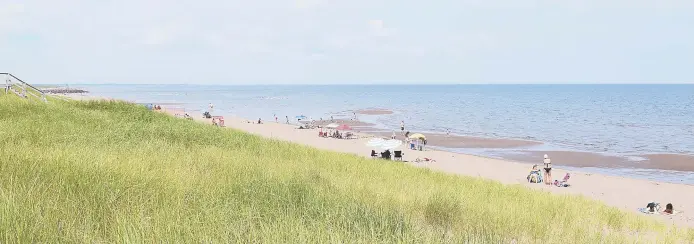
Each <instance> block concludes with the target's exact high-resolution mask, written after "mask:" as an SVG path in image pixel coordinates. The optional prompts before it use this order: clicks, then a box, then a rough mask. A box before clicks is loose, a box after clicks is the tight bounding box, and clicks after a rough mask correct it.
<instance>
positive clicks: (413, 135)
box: [409, 133, 427, 139]
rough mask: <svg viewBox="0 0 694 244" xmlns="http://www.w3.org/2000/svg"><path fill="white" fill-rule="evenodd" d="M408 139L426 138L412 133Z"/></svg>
mask: <svg viewBox="0 0 694 244" xmlns="http://www.w3.org/2000/svg"><path fill="white" fill-rule="evenodd" d="M409 138H410V139H427V137H426V136H424V135H423V134H421V133H414V134H412V135H410V136H409Z"/></svg>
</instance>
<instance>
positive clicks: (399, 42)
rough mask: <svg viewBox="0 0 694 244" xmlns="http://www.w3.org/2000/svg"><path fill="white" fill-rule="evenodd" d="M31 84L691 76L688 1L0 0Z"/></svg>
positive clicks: (9, 61)
mask: <svg viewBox="0 0 694 244" xmlns="http://www.w3.org/2000/svg"><path fill="white" fill-rule="evenodd" d="M0 72H11V73H15V74H16V75H18V76H20V77H23V78H25V79H26V80H28V81H29V82H33V83H66V82H69V83H197V84H203V83H204V84H251V83H263V84H278V83H279V84H345V83H420V84H430V83H623V82H629V83H644V82H648V83H673V82H675V83H684V82H686V83H694V1H692V0H649V1H645V0H580V1H579V0H552V1H549V0H548V1H539V0H538V1H522V0H506V1H493V0H451V1H410V0H383V1H378V0H349V1H334V0H287V1H264V0H253V1H248V0H245V1H237V0H197V1H190V0H178V1H164V0H101V1H94V0H64V1H56V0H23V1H22V0H0Z"/></svg>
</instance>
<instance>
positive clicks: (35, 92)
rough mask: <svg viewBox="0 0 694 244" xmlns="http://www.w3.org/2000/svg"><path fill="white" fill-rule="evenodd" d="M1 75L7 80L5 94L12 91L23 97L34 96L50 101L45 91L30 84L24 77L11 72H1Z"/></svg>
mask: <svg viewBox="0 0 694 244" xmlns="http://www.w3.org/2000/svg"><path fill="white" fill-rule="evenodd" d="M0 77H3V78H4V79H3V80H4V81H5V89H4V90H5V94H8V93H10V92H12V93H14V94H16V95H17V96H20V97H23V98H29V96H33V97H35V98H38V99H40V100H42V101H44V102H48V99H46V93H45V92H43V91H41V90H40V89H38V88H36V87H34V86H32V85H30V84H29V83H26V82H24V81H23V80H22V79H19V78H17V76H14V75H12V74H10V73H0Z"/></svg>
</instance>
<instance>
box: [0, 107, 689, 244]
mask: <svg viewBox="0 0 694 244" xmlns="http://www.w3.org/2000/svg"><path fill="white" fill-rule="evenodd" d="M154 241H156V242H161V241H164V242H182V243H183V242H185V243H200V242H272V243H308V242H312V243H315V242H319V243H334V242H340V243H343V242H359V243H382V242H409V243H431V242H451V243H461V242H467V243H508V242H512V241H516V242H517V243H538V242H542V243H634V242H645V243H651V242H657V243H678V242H679V243H681V242H693V241H694V232H692V231H690V230H685V229H675V228H672V227H667V226H664V225H663V224H660V223H658V222H655V221H653V220H650V219H645V218H643V217H640V216H637V215H634V214H630V213H625V212H622V211H619V210H618V209H615V208H612V207H607V206H605V205H602V204H600V203H598V202H595V201H592V200H588V199H585V198H582V197H576V196H557V195H550V194H549V193H545V192H539V191H533V190H529V189H526V188H525V187H522V186H504V185H501V184H499V183H496V182H492V181H487V180H482V179H475V178H468V177H460V176H454V175H448V174H444V173H440V172H434V171H430V170H427V169H419V168H414V167H410V166H407V165H403V164H401V163H394V162H384V161H380V160H370V159H364V158H360V157H355V156H352V155H348V154H340V153H333V152H326V151H321V150H317V149H313V148H309V147H305V146H301V145H297V144H292V143H287V142H281V141H275V140H269V139H263V138H260V137H257V136H253V135H250V134H246V133H243V132H239V131H235V130H231V129H220V128H216V127H212V126H207V125H203V124H199V123H195V122H192V121H187V120H183V119H176V118H173V117H170V116H166V115H163V114H160V113H153V112H150V111H147V110H146V109H145V108H144V107H139V106H136V105H131V104H126V103H121V102H94V101H92V102H77V101H71V102H60V101H54V102H50V103H47V104H46V103H36V102H30V101H27V100H23V99H19V98H16V97H12V96H0V242H7V243H13V242H50V243H54V242H110V243H121V242H154Z"/></svg>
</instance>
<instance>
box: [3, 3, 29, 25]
mask: <svg viewBox="0 0 694 244" xmlns="http://www.w3.org/2000/svg"><path fill="white" fill-rule="evenodd" d="M23 12H24V4H22V3H18V2H13V3H4V4H3V3H1V2H0V30H10V29H16V28H17V27H18V26H17V25H18V24H19V23H20V22H19V21H18V20H17V17H18V16H19V15H21V14H22V13H23Z"/></svg>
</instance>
